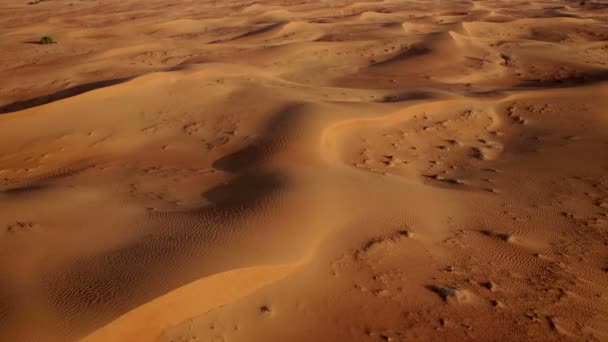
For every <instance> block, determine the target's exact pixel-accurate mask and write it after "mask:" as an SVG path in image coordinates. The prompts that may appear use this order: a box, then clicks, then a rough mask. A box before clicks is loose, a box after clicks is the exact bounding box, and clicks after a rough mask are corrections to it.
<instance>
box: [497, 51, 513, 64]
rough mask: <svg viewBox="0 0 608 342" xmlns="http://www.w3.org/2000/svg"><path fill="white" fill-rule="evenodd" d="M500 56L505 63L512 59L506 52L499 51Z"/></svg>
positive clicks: (509, 62)
mask: <svg viewBox="0 0 608 342" xmlns="http://www.w3.org/2000/svg"><path fill="white" fill-rule="evenodd" d="M500 58H502V60H503V61H504V63H505V65H509V64H511V61H512V60H513V56H511V54H510V53H508V52H503V53H501V54H500Z"/></svg>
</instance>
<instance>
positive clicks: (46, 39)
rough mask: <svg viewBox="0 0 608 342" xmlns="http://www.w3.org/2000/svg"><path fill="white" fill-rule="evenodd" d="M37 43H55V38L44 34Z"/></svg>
mask: <svg viewBox="0 0 608 342" xmlns="http://www.w3.org/2000/svg"><path fill="white" fill-rule="evenodd" d="M38 43H39V44H42V45H45V44H55V43H57V42H56V41H55V39H53V37H49V36H44V37H42V38H40V40H39V41H38Z"/></svg>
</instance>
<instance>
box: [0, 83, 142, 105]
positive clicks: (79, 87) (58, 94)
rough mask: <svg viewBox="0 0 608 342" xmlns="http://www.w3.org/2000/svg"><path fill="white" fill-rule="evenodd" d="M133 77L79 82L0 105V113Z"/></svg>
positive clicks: (44, 102)
mask: <svg viewBox="0 0 608 342" xmlns="http://www.w3.org/2000/svg"><path fill="white" fill-rule="evenodd" d="M133 78H134V77H126V78H118V79H112V80H105V81H98V82H91V83H86V84H81V85H77V86H74V87H71V88H68V89H64V90H60V91H58V92H56V93H53V94H49V95H44V96H40V97H36V98H33V99H29V100H24V101H19V102H13V103H9V104H7V105H3V106H0V114H7V113H12V112H18V111H20V110H24V109H28V108H33V107H37V106H41V105H44V104H47V103H51V102H54V101H59V100H63V99H66V98H68V97H72V96H76V95H80V94H82V93H86V92H88V91H91V90H95V89H99V88H104V87H109V86H113V85H116V84H120V83H124V82H127V81H130V80H132V79H133Z"/></svg>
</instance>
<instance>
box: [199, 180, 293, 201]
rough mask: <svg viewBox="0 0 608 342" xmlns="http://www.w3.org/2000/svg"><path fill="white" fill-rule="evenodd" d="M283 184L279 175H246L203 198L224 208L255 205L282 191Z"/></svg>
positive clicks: (211, 191)
mask: <svg viewBox="0 0 608 342" xmlns="http://www.w3.org/2000/svg"><path fill="white" fill-rule="evenodd" d="M283 183H284V182H283V181H282V179H281V176H280V175H279V174H277V173H253V174H245V175H242V176H240V177H238V178H237V179H235V180H233V181H231V182H230V183H228V184H225V185H220V186H217V187H215V188H212V189H210V190H208V191H207V192H205V193H203V197H205V198H206V199H208V200H209V201H211V202H213V204H215V205H222V206H226V205H240V204H253V203H255V202H256V201H258V200H261V199H264V198H267V197H268V196H269V195H271V194H272V193H273V192H275V191H276V190H278V189H280V188H281V187H282V185H283Z"/></svg>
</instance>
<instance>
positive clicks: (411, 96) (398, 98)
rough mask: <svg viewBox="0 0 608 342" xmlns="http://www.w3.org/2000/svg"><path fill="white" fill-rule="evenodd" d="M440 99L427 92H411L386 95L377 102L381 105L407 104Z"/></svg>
mask: <svg viewBox="0 0 608 342" xmlns="http://www.w3.org/2000/svg"><path fill="white" fill-rule="evenodd" d="M434 98H438V95H437V94H435V93H432V92H426V91H411V92H405V93H400V94H394V95H386V96H384V97H382V98H380V99H379V100H377V101H376V102H381V103H393V102H405V101H415V100H429V99H434Z"/></svg>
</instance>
